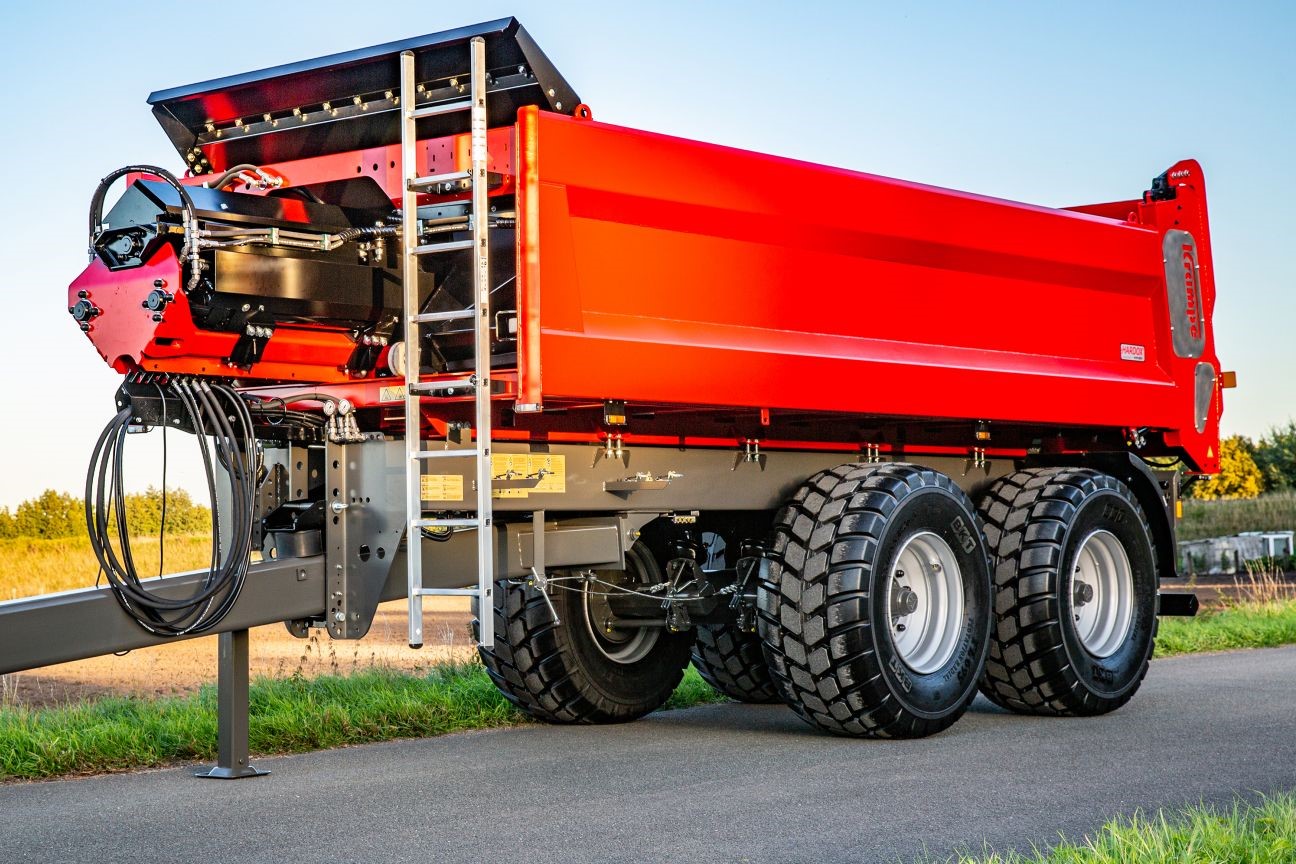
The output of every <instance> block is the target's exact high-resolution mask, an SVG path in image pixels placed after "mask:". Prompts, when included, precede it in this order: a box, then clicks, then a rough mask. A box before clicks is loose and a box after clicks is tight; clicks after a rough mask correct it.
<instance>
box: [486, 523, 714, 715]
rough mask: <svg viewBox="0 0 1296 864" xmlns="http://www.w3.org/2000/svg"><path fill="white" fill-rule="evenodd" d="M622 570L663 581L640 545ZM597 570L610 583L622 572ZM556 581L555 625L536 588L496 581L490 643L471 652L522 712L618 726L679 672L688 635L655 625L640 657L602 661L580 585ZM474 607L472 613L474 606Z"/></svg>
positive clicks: (662, 693) (658, 697) (643, 580)
mask: <svg viewBox="0 0 1296 864" xmlns="http://www.w3.org/2000/svg"><path fill="white" fill-rule="evenodd" d="M626 567H627V569H626V571H625V574H624V575H625V576H626V577H628V578H631V579H632V580H634V581H635V582H637V583H638V584H642V585H649V584H654V583H656V582H660V581H661V580H662V574H661V570H660V569H659V568H658V566H657V563H656V561H655V560H654V559H653V557H652V555H651V554H650V553H649V552H648V550H647V549H646V548H645V547H644V546H643V544H642V543H637V544H635V545H634V546H633V547H631V549H630V551H629V552H628V553H627V555H626ZM555 575H566V574H558V573H556V574H555ZM598 575H599V576H600V577H601V578H604V579H608V580H613V579H616V578H618V577H619V576H621V575H622V574H620V573H619V572H617V571H599V573H598ZM555 585H564V586H567V587H563V588H559V587H553V588H552V589H551V592H550V600H552V601H553V605H554V608H555V609H556V610H557V612H558V616H559V619H560V621H561V623H559V624H555V623H554V620H553V615H552V614H551V613H550V611H549V605H548V604H547V603H546V602H545V599H544V597H543V596H542V595H541V594H540V592H539V591H538V590H537V589H535V588H532V587H530V586H527V585H523V584H517V583H510V582H508V581H500V582H496V583H495V592H494V594H495V646H494V648H493V649H492V650H487V649H485V648H480V649H478V652H479V654H480V655H481V659H482V662H483V663H484V664H485V665H486V672H487V673H488V674H489V675H490V677H491V680H492V681H494V682H495V686H497V687H498V688H499V689H500V692H502V693H503V694H504V696H505V697H506V698H507V699H508V700H509V701H510V702H512V703H513V704H514V705H516V706H517V707H518V708H520V709H522V710H523V711H525V712H526V713H527V714H529V715H531V716H532V717H534V718H536V719H538V720H544V721H546V722H549V723H620V722H624V721H627V720H634V719H636V718H638V717H642V716H643V715H644V714H647V713H649V712H650V711H653V710H655V709H657V708H660V707H661V706H662V704H663V703H665V702H666V700H667V699H669V698H670V695H671V693H673V692H674V691H675V687H676V686H677V685H678V684H679V682H680V679H681V678H682V677H683V675H684V667H685V666H687V665H688V661H689V651H690V643H691V642H692V638H691V636H690V634H688V633H669V632H667V631H666V630H664V629H663V630H655V631H653V632H654V633H656V637H655V639H656V641H655V642H654V643H653V644H652V646H651V648H650V649H649V650H647V652H646V653H645V654H644V655H643V656H642V657H639V658H637V659H633V660H630V662H618V661H616V660H613V659H610V658H609V656H608V652H607V651H605V650H604V648H601V647H600V644H601V643H600V642H599V641H598V638H597V637H595V636H594V633H593V628H592V627H590V626H587V622H586V596H585V594H584V593H583V589H582V588H580V587H578V583H575V582H560V583H555ZM591 590H602V589H599V588H593V589H591ZM473 612H474V614H478V608H477V604H476V603H474V605H473ZM473 631H474V633H476V631H477V622H476V621H474V622H473ZM614 653H615V652H614Z"/></svg>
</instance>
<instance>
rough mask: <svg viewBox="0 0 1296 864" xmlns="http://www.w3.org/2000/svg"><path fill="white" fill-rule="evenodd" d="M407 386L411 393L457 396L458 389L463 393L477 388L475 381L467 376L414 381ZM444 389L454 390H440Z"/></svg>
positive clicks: (471, 391)
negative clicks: (452, 379)
mask: <svg viewBox="0 0 1296 864" xmlns="http://www.w3.org/2000/svg"><path fill="white" fill-rule="evenodd" d="M408 386H409V391H410V392H411V393H422V394H424V395H427V396H458V395H459V391H460V390H462V391H463V392H464V393H473V392H475V391H476V390H477V382H475V381H472V380H471V379H468V378H461V379H459V380H457V381H416V382H415V383H413V384H410V385H408ZM445 390H452V391H454V392H453V393H444V392H441V391H445Z"/></svg>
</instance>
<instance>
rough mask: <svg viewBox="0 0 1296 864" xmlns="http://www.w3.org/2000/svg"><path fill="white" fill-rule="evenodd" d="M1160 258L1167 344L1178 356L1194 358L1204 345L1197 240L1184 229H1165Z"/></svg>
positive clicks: (1198, 355) (1204, 333)
mask: <svg viewBox="0 0 1296 864" xmlns="http://www.w3.org/2000/svg"><path fill="white" fill-rule="evenodd" d="M1161 257H1162V259H1163V260H1164V261H1165V278H1166V300H1167V302H1168V304H1169V308H1170V344H1171V345H1172V346H1173V348H1174V352H1175V354H1177V355H1179V356H1180V357H1187V358H1190V359H1196V358H1198V357H1200V356H1201V355H1202V351H1204V350H1205V348H1206V319H1205V315H1204V311H1203V309H1202V295H1201V266H1200V264H1199V262H1198V260H1197V241H1195V240H1194V239H1193V236H1192V235H1191V234H1189V233H1188V232H1187V231H1180V230H1178V229H1174V230H1170V231H1167V232H1166V233H1165V237H1164V238H1163V239H1162V241H1161Z"/></svg>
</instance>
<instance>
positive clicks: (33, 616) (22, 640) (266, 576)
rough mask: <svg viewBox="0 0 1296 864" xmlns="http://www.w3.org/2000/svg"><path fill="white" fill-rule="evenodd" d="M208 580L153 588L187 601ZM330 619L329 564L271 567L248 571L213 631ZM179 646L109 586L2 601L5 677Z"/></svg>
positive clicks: (190, 578) (179, 578)
mask: <svg viewBox="0 0 1296 864" xmlns="http://www.w3.org/2000/svg"><path fill="white" fill-rule="evenodd" d="M205 576H206V572H205V571H194V572H192V573H181V574H177V575H175V576H166V577H164V578H162V579H159V580H149V583H148V585H149V589H150V590H152V591H155V592H157V593H159V594H170V593H174V594H175V596H185V595H188V594H192V593H193V590H194V586H195V584H196V583H198V582H200V581H202V579H203V578H204V577H205ZM323 614H324V559H323V558H298V559H294V560H291V561H266V562H261V563H257V564H253V565H252V566H251V567H250V568H248V577H247V583H246V584H245V585H244V586H243V592H242V593H241V594H240V595H239V599H238V602H237V603H235V604H234V608H233V609H231V610H230V613H229V615H227V616H226V617H225V619H224V620H222V621H221V623H220V625H219V626H218V627H217V628H216V629H215V630H213V631H210V632H213V633H221V632H227V631H235V630H243V629H246V628H248V627H257V626H260V625H262V624H274V623H276V622H279V621H283V620H285V619H289V618H319V617H320V616H322V615H323ZM198 635H206V634H198ZM185 638H193V637H185ZM174 641H177V640H175V639H168V638H162V637H158V636H154V635H153V634H151V633H148V632H147V631H145V630H144V629H142V628H141V627H140V626H139V625H138V624H136V623H135V621H134V619H132V618H130V617H129V616H128V615H126V613H124V612H123V611H122V610H121V607H120V606H118V605H117V600H116V598H115V597H113V595H112V591H111V590H110V589H109V588H108V587H106V586H105V587H102V588H86V589H83V590H80V591H64V592H62V593H59V594H46V595H43V596H41V597H30V598H23V599H21V600H10V601H7V602H4V603H0V674H5V673H8V672H18V671H21V670H23V669H35V668H37V667H40V666H48V665H50V664H52V663H64V662H67V661H69V660H82V659H84V658H86V657H98V656H99V655H101V654H111V653H113V652H116V651H126V650H130V649H133V648H147V647H149V646H150V645H163V644H166V643H168V642H174Z"/></svg>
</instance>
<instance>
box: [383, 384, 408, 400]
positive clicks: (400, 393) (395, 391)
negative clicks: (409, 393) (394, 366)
mask: <svg viewBox="0 0 1296 864" xmlns="http://www.w3.org/2000/svg"><path fill="white" fill-rule="evenodd" d="M404 398H405V385H404V384H388V385H387V386H385V387H379V388H378V401H379V402H399V401H401V400H402V399H404Z"/></svg>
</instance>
